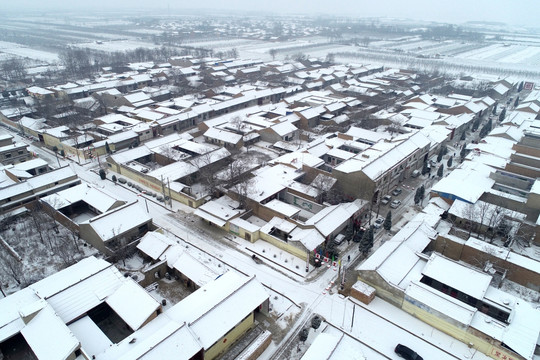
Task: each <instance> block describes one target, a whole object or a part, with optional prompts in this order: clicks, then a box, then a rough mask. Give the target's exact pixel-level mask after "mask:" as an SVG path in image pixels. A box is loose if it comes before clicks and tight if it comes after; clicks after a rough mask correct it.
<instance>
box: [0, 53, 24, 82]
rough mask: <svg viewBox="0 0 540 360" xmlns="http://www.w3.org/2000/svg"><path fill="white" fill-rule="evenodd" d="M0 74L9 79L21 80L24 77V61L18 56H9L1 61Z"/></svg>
mask: <svg viewBox="0 0 540 360" xmlns="http://www.w3.org/2000/svg"><path fill="white" fill-rule="evenodd" d="M1 70H2V76H3V77H4V79H6V80H9V81H22V80H24V78H26V75H27V73H26V66H25V61H24V60H23V59H19V58H11V59H8V60H6V61H4V62H2V67H1Z"/></svg>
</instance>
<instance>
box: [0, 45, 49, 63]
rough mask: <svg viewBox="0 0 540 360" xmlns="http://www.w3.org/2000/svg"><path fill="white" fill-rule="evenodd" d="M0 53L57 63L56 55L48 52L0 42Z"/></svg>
mask: <svg viewBox="0 0 540 360" xmlns="http://www.w3.org/2000/svg"><path fill="white" fill-rule="evenodd" d="M0 53H5V54H8V55H12V56H13V55H15V56H18V57H22V58H29V59H32V60H38V61H44V62H47V63H54V62H57V61H58V55H57V54H55V53H51V52H48V51H42V50H37V49H31V48H28V47H26V46H23V45H20V44H15V43H10V42H5V41H0Z"/></svg>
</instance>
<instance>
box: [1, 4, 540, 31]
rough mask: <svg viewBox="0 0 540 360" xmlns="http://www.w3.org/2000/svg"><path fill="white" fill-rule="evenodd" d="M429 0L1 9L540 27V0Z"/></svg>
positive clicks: (9, 9)
mask: <svg viewBox="0 0 540 360" xmlns="http://www.w3.org/2000/svg"><path fill="white" fill-rule="evenodd" d="M433 4H434V2H433V1H431V0H410V1H408V2H406V3H404V2H402V1H400V0H386V1H383V2H381V3H378V4H374V3H373V2H368V1H367V0H335V1H334V2H332V3H331V4H330V3H328V2H322V3H321V2H314V1H309V0H295V1H292V2H291V1H289V0H274V1H272V2H271V3H266V2H264V3H260V2H252V1H249V0H229V1H228V2H227V3H226V4H224V3H223V2H222V1H219V0H199V1H198V2H197V5H196V7H194V6H193V3H191V2H190V3H186V2H184V1H170V0H132V1H129V0H114V1H105V0H94V1H93V2H92V3H88V2H85V3H83V4H80V3H73V2H69V1H67V0H48V1H47V2H42V3H36V2H35V0H19V1H17V2H4V3H1V4H0V11H2V12H4V13H9V14H10V15H12V14H13V13H14V12H16V13H21V14H24V13H34V12H48V11H54V12H59V13H62V12H66V13H72V12H77V11H81V16H84V15H85V14H84V13H83V11H89V10H90V11H95V12H101V13H107V12H118V11H124V12H126V15H127V14H133V13H136V12H144V13H145V14H146V15H149V16H152V15H154V16H155V15H158V14H161V13H162V12H165V13H166V14H169V15H171V16H175V15H181V14H176V12H178V11H186V12H189V13H190V14H196V13H197V12H202V13H208V12H217V13H219V12H222V13H225V14H230V13H238V14H242V13H252V14H258V15H264V14H268V15H271V16H281V15H309V16H321V15H322V16H324V15H327V16H333V17H335V16H337V17H341V16H345V17H347V18H356V19H362V18H368V19H369V18H381V19H395V20H407V21H413V22H414V21H417V22H436V23H452V24H458V25H459V24H465V23H468V22H483V23H496V24H501V25H502V24H505V25H510V26H517V27H540V25H539V24H538V20H537V17H538V16H537V14H539V13H540V1H539V2H533V1H532V0H516V1H512V2H509V1H507V0H474V1H469V0H454V1H452V2H450V1H441V2H438V3H437V6H434V5H433Z"/></svg>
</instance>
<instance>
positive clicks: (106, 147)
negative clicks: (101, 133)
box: [105, 141, 111, 154]
mask: <svg viewBox="0 0 540 360" xmlns="http://www.w3.org/2000/svg"><path fill="white" fill-rule="evenodd" d="M105 151H106V152H107V154H110V153H111V147H110V146H109V143H108V142H107V141H105Z"/></svg>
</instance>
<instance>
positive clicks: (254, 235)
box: [224, 222, 260, 243]
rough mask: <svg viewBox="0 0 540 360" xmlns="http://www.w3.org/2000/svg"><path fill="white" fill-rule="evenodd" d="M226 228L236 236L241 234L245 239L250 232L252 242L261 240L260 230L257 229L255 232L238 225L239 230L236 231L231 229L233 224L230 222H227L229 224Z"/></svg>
mask: <svg viewBox="0 0 540 360" xmlns="http://www.w3.org/2000/svg"><path fill="white" fill-rule="evenodd" d="M224 228H225V230H227V231H228V232H230V233H231V234H234V235H236V236H239V237H241V238H242V239H245V238H246V234H249V235H250V236H251V242H252V243H254V242H255V241H257V240H259V239H260V232H259V231H258V230H257V231H255V232H251V231H247V230H246V229H244V228H242V227H240V226H239V227H238V232H237V233H236V232H234V231H232V230H231V226H230V224H229V222H227V224H226V225H225V226H224Z"/></svg>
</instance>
